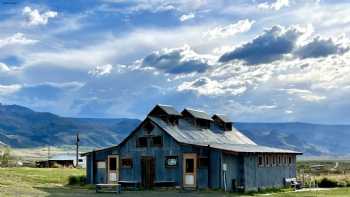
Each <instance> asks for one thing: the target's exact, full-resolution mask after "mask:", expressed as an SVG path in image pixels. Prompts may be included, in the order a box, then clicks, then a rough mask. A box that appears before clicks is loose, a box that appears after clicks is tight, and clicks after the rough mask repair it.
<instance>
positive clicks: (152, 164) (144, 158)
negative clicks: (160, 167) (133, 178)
mask: <svg viewBox="0 0 350 197" xmlns="http://www.w3.org/2000/svg"><path fill="white" fill-rule="evenodd" d="M144 162H150V163H149V166H148V167H149V169H143V168H144V166H143V163H144ZM145 168H147V166H145ZM143 170H146V171H147V170H149V172H148V173H147V172H146V171H143ZM155 171H156V162H155V157H153V156H141V160H140V172H141V173H140V175H141V186H142V187H145V188H146V189H149V188H152V187H153V186H154V181H155V178H156V172H155ZM147 174H148V175H149V176H150V177H148V178H147V177H146V176H147ZM147 179H149V181H150V183H149V184H148V183H147Z"/></svg>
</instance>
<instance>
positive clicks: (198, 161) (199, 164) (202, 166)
mask: <svg viewBox="0 0 350 197" xmlns="http://www.w3.org/2000/svg"><path fill="white" fill-rule="evenodd" d="M203 159H206V160H207V161H206V162H207V163H206V165H203V164H202V163H203V161H201V160H203ZM197 166H198V168H202V169H207V168H208V167H209V158H208V157H206V156H199V157H197Z"/></svg>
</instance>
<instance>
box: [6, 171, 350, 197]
mask: <svg viewBox="0 0 350 197" xmlns="http://www.w3.org/2000/svg"><path fill="white" fill-rule="evenodd" d="M83 174H84V170H77V169H62V168H55V169H43V168H0V196H1V197H7V196H10V197H12V196H15V197H17V196H18V197H19V196H20V197H27V196H28V197H29V196H30V197H44V196H47V197H70V196H73V197H74V196H76V197H93V196H101V197H109V196H116V195H114V194H96V193H95V191H94V189H92V188H87V187H79V186H74V187H72V186H67V183H68V177H69V176H70V175H83ZM255 195H257V196H259V195H264V196H265V195H268V196H271V197H282V196H283V197H296V196H298V197H299V196H302V197H306V196H318V197H323V196H324V197H326V196H336V197H348V196H350V188H336V189H326V190H321V191H317V192H316V191H303V192H285V193H275V194H255ZM120 196H130V197H138V196H140V197H141V196H142V197H153V196H167V197H180V196H184V197H209V196H210V197H230V196H249V195H238V194H233V193H224V192H219V191H199V192H181V191H175V190H170V191H158V190H154V191H126V192H122V194H121V195H120Z"/></svg>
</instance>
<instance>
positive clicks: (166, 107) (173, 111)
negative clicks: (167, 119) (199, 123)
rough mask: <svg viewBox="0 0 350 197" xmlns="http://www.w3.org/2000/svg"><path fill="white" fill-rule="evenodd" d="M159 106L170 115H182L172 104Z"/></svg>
mask: <svg viewBox="0 0 350 197" xmlns="http://www.w3.org/2000/svg"><path fill="white" fill-rule="evenodd" d="M157 106H158V107H160V108H161V109H162V110H164V111H165V112H166V113H167V114H169V115H174V116H181V114H180V113H179V112H178V111H176V109H175V108H174V107H173V106H171V105H162V104H158V105H157Z"/></svg>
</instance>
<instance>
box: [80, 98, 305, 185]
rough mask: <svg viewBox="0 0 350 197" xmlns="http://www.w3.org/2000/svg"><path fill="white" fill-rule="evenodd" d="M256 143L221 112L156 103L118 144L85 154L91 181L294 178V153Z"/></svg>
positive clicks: (271, 181)
mask: <svg viewBox="0 0 350 197" xmlns="http://www.w3.org/2000/svg"><path fill="white" fill-rule="evenodd" d="M298 154H301V153H300V152H295V151H291V150H283V149H277V148H271V147H266V146H259V145H257V144H255V143H254V142H253V141H252V140H250V139H249V138H248V137H246V136H245V135H243V134H242V133H241V132H239V131H238V130H236V129H235V128H234V127H233V125H232V122H231V121H230V120H229V119H228V118H226V117H225V116H223V115H218V114H215V115H213V116H212V117H210V116H209V115H208V114H207V113H205V112H203V111H198V110H193V109H184V110H183V111H182V112H181V113H179V112H177V111H176V110H175V109H174V108H173V107H171V106H166V105H156V106H155V107H154V108H153V110H152V111H151V112H150V113H149V114H148V115H147V117H146V119H145V120H144V121H142V122H141V123H140V125H139V126H138V127H137V128H136V129H135V130H134V131H133V132H131V133H130V135H129V136H128V137H126V138H125V139H124V140H123V141H122V142H121V143H120V144H119V145H116V146H112V147H109V148H105V149H100V150H95V151H92V152H88V153H85V154H83V155H85V156H87V168H86V169H87V180H88V182H89V183H91V184H97V183H117V182H119V183H121V184H122V185H130V184H132V185H136V186H140V187H144V188H149V187H153V186H178V187H183V188H213V189H226V190H227V191H232V190H244V191H248V190H257V189H259V188H261V189H262V188H270V187H281V186H283V185H284V181H285V179H287V178H294V177H296V155H298Z"/></svg>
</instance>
